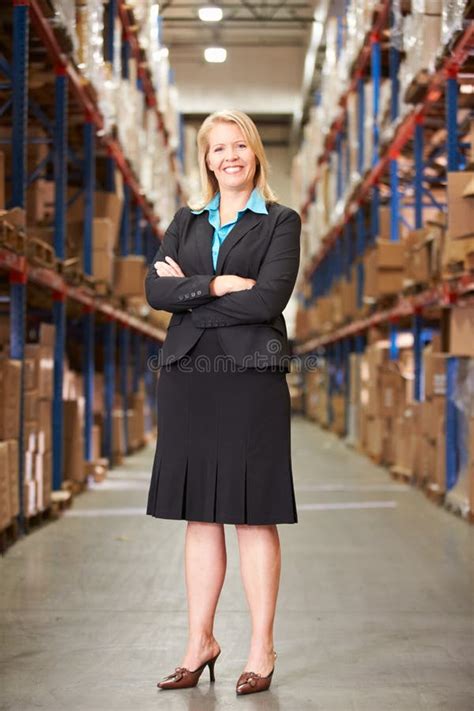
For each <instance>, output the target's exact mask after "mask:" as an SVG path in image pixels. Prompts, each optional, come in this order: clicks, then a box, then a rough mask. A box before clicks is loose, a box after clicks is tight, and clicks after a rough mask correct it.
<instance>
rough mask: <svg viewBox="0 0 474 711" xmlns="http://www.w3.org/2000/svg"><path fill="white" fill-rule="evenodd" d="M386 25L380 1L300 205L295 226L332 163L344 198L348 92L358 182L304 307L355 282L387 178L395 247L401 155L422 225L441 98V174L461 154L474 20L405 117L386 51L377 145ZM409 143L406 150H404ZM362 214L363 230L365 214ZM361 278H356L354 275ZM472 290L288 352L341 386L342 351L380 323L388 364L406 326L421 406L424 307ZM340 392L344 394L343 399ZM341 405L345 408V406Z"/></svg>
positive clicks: (412, 304) (446, 292)
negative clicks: (431, 121) (370, 122)
mask: <svg viewBox="0 0 474 711" xmlns="http://www.w3.org/2000/svg"><path fill="white" fill-rule="evenodd" d="M391 22H392V15H391V2H390V0H384V1H383V2H381V3H380V4H379V5H378V8H377V10H376V14H375V17H374V21H373V27H372V30H371V32H369V33H368V34H367V36H366V38H365V42H364V45H363V47H362V49H361V51H360V53H359V56H358V58H357V60H356V61H355V63H354V66H353V68H352V74H351V81H350V83H349V85H348V88H347V90H346V92H345V93H344V94H343V96H342V97H341V100H340V111H339V113H338V115H337V117H336V118H335V119H334V121H333V122H332V124H331V127H330V130H329V132H328V135H327V137H326V139H325V142H324V146H323V151H322V153H321V155H320V156H319V158H318V159H317V165H316V166H315V168H316V170H315V176H314V178H313V180H312V181H311V183H310V187H309V190H308V195H307V199H306V201H305V203H304V204H303V205H302V207H301V213H302V217H303V220H305V219H306V217H307V213H308V208H309V206H310V204H311V203H312V202H313V201H314V200H315V198H316V192H317V189H318V187H319V181H320V179H321V170H320V168H321V166H322V165H324V164H326V163H328V162H330V160H331V158H332V159H333V160H334V159H335V165H336V171H337V173H336V174H337V180H336V186H337V190H336V192H337V198H338V200H339V199H341V198H342V196H343V195H344V184H345V183H346V182H347V181H348V169H347V167H346V166H347V162H346V161H347V153H346V152H345V150H346V148H347V144H348V141H347V140H346V139H347V133H346V131H347V103H348V97H349V95H350V94H351V93H353V92H356V93H357V95H358V147H359V148H358V156H357V163H358V172H359V174H360V175H361V178H360V180H359V182H358V183H357V184H356V185H353V186H352V189H351V191H350V194H349V195H348V197H347V199H346V200H345V202H344V205H343V209H342V210H341V217H340V219H339V220H338V221H337V222H336V224H334V225H333V226H332V227H331V229H330V230H329V232H328V233H327V234H326V235H325V237H324V239H323V241H322V246H321V248H320V249H319V251H318V252H317V253H316V254H315V255H314V256H313V258H312V259H311V260H310V263H309V265H308V266H307V267H306V269H305V273H304V277H305V279H306V280H307V281H308V282H309V283H310V284H311V292H312V298H311V299H310V300H309V301H308V300H305V301H306V305H309V302H311V303H312V302H313V301H315V300H317V299H318V298H319V297H320V296H323V295H325V294H328V293H329V290H330V288H331V286H332V284H333V283H334V282H335V281H336V280H337V279H338V278H340V277H345V278H348V276H349V273H350V268H351V266H352V265H353V264H357V269H358V270H359V273H358V282H359V285H360V282H361V281H362V280H363V265H361V264H358V263H357V259H358V257H360V256H361V255H362V254H364V252H365V250H366V249H367V248H368V247H370V246H371V245H373V244H374V240H375V238H376V236H377V234H378V232H379V224H378V215H379V207H380V193H379V184H380V181H381V179H382V178H383V177H384V178H385V177H386V176H388V184H389V186H390V210H391V223H390V239H391V240H394V241H398V240H399V238H400V235H399V220H400V199H399V192H400V191H399V172H398V163H397V161H398V158H399V156H400V154H401V152H402V151H405V152H406V151H407V150H412V151H413V160H414V180H413V188H414V205H413V210H414V228H415V229H417V228H420V227H422V226H423V206H424V195H425V189H424V184H423V183H424V177H425V165H424V163H423V141H424V117H425V115H426V113H427V111H428V110H429V109H430V108H432V107H434V106H435V105H436V104H437V103H438V102H439V101H440V99H441V98H442V97H443V95H444V99H445V116H446V124H445V125H446V131H447V140H446V146H445V150H446V156H447V170H448V171H457V170H460V169H461V168H462V166H461V163H460V156H461V152H460V149H459V138H458V126H457V109H458V81H457V76H458V72H459V70H460V68H461V67H462V66H463V64H464V63H465V62H466V60H467V59H468V58H469V56H470V54H472V52H473V49H474V21H472V20H468V21H465V23H464V29H463V30H462V31H460V32H459V33H458V34H457V36H456V37H455V39H454V42H453V43H452V45H451V46H450V47H449V48H445V53H444V55H443V56H442V58H441V59H440V60H439V61H438V64H437V67H436V70H435V72H434V73H433V74H432V75H431V76H430V77H429V82H428V86H427V87H426V90H425V91H424V93H423V97H422V98H421V99H420V100H419V102H418V103H417V104H416V105H415V106H414V107H413V108H412V110H411V111H409V112H408V113H407V114H405V115H404V116H403V117H399V116H398V95H399V78H398V71H399V64H400V56H399V54H400V53H399V51H398V50H397V49H396V48H395V47H390V49H389V56H388V67H389V70H388V71H389V80H390V82H391V107H390V108H391V136H390V138H389V140H385V142H384V143H383V144H382V143H381V139H380V136H379V133H378V122H377V119H378V115H379V103H380V84H381V38H382V35H383V33H384V32H386V31H387V30H389V29H390V26H391ZM368 70H369V72H370V77H371V79H372V82H373V104H372V106H371V107H367V106H366V105H365V102H364V91H363V89H364V74H366V73H367V71H368ZM367 110H371V111H372V114H373V118H374V129H373V136H372V138H373V144H374V147H375V148H376V150H375V151H374V154H373V155H374V157H373V162H372V166H371V167H370V169H369V170H367V171H366V172H365V174H364V173H363V165H364V148H365V147H364V134H363V129H362V127H363V123H364V116H365V112H366V111H367ZM410 142H411V145H410ZM367 210H368V211H369V220H368V223H369V224H368V226H367V221H366V215H365V211H367ZM361 272H362V274H361ZM473 288H474V284H473V283H472V279H471V278H470V277H469V276H467V277H460V278H459V279H457V280H450V281H449V283H448V282H446V283H442V284H440V285H439V286H438V287H435V288H430V289H427V290H426V291H423V292H422V293H418V294H415V295H400V296H399V297H398V299H397V300H396V303H395V304H394V305H392V306H391V307H390V308H384V309H382V310H379V311H376V312H375V313H373V314H371V315H370V316H367V317H365V318H359V319H357V320H354V321H352V322H351V323H349V324H347V325H344V326H341V327H339V328H336V329H335V330H334V331H332V332H330V333H327V334H324V335H320V336H314V337H310V338H308V339H307V340H306V341H305V342H303V343H299V344H297V346H296V348H295V351H296V353H297V354H298V355H301V356H303V355H305V354H309V353H312V352H315V351H317V350H320V349H323V350H324V353H325V356H326V357H327V359H328V361H329V363H330V365H331V366H332V367H334V369H337V368H341V367H342V368H343V372H344V374H345V375H344V379H345V383H346V384H348V378H349V354H350V352H359V353H360V352H362V351H363V349H364V342H365V334H366V333H367V331H368V329H370V328H371V327H374V326H379V325H381V324H385V325H387V326H388V329H389V336H390V341H391V348H390V357H391V358H396V357H397V351H396V336H397V331H398V329H399V325H400V321H401V320H403V319H404V320H405V322H406V319H407V318H408V319H410V321H411V330H412V333H413V339H414V362H415V378H414V384H413V387H414V399H415V400H416V401H419V400H420V399H421V371H422V345H423V340H422V339H423V334H424V328H423V326H424V318H423V313H424V311H425V310H426V309H428V308H430V307H436V306H437V307H441V308H442V307H449V306H450V305H451V304H453V303H455V302H457V301H459V300H463V299H469V294H470V293H471V292H472V290H473ZM361 297H362V294H361V289H360V286H359V293H358V306H361ZM456 363H457V359H456V358H449V359H447V366H446V368H447V372H446V375H447V393H446V402H447V407H446V438H447V441H446V444H447V446H446V472H447V476H446V487H447V490H449V489H450V488H451V487H452V486H454V484H455V482H456V476H457V471H456V461H455V455H454V451H455V447H454V446H453V445H454V442H455V438H456V418H455V412H454V411H453V409H454V408H453V407H452V404H451V399H452V395H453V388H454V376H453V372H454V371H455V368H456ZM347 396H348V388H346V397H347ZM346 405H347V403H346Z"/></svg>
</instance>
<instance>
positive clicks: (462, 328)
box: [449, 306, 474, 358]
mask: <svg viewBox="0 0 474 711" xmlns="http://www.w3.org/2000/svg"><path fill="white" fill-rule="evenodd" d="M449 353H450V355H455V356H467V357H471V358H472V357H474V306H454V307H453V308H452V309H451V319H450V334H449Z"/></svg>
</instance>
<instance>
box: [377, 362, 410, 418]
mask: <svg viewBox="0 0 474 711" xmlns="http://www.w3.org/2000/svg"><path fill="white" fill-rule="evenodd" d="M377 391H378V393H377V394H378V398H379V407H378V411H379V414H380V416H381V417H384V418H388V417H395V416H396V415H398V414H399V412H400V411H401V409H402V407H403V405H404V404H405V381H404V379H403V378H402V376H401V375H400V373H399V372H397V371H395V370H384V371H382V372H381V373H380V387H379V388H377Z"/></svg>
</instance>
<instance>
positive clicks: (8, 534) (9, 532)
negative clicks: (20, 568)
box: [0, 518, 20, 555]
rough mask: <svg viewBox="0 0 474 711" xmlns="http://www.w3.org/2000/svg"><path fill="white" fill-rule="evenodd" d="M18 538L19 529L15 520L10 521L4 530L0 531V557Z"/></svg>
mask: <svg viewBox="0 0 474 711" xmlns="http://www.w3.org/2000/svg"><path fill="white" fill-rule="evenodd" d="M19 537H20V527H19V526H18V521H17V520H16V518H14V519H12V520H11V521H10V523H9V524H8V526H6V528H4V529H2V530H1V531H0V553H1V554H2V555H4V554H5V552H6V551H7V550H8V548H10V547H11V546H12V545H13V544H14V543H16V542H17V540H18V539H19Z"/></svg>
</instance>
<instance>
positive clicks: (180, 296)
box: [145, 210, 216, 313]
mask: <svg viewBox="0 0 474 711" xmlns="http://www.w3.org/2000/svg"><path fill="white" fill-rule="evenodd" d="M180 212H181V210H178V212H177V213H176V215H175V217H174V218H173V221H172V222H171V223H170V225H169V227H168V229H167V230H166V233H165V236H164V237H163V241H162V242H161V244H160V248H159V250H158V252H157V253H156V255H155V257H154V258H153V261H152V263H151V265H150V267H149V269H148V273H147V275H146V278H145V294H146V298H147V301H148V303H149V304H150V306H152V307H153V308H154V309H157V310H159V311H170V312H171V313H182V312H183V311H188V310H189V309H190V308H191V307H192V308H195V307H196V306H201V305H203V304H207V303H208V302H209V301H213V300H214V299H216V297H215V296H213V295H212V294H211V293H210V292H209V284H210V282H211V281H212V280H213V279H214V278H215V275H213V274H209V275H207V274H195V275H194V276H190V277H178V276H176V277H174V276H164V277H160V276H159V275H158V274H157V272H156V269H155V267H154V264H155V262H164V261H165V257H171V258H172V259H174V260H175V261H176V262H177V261H178V239H179V217H178V216H179V214H180Z"/></svg>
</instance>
